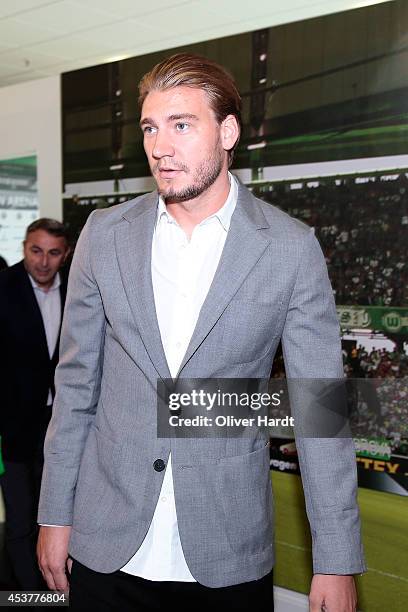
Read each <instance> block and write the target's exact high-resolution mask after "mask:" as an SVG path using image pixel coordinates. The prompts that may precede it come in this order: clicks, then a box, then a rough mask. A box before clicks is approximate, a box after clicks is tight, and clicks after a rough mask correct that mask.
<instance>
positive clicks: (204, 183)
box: [153, 147, 223, 203]
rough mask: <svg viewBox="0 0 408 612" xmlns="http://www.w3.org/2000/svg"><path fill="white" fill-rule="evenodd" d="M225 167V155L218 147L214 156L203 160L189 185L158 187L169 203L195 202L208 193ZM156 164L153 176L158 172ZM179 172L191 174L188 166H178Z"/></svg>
mask: <svg viewBox="0 0 408 612" xmlns="http://www.w3.org/2000/svg"><path fill="white" fill-rule="evenodd" d="M222 167H223V155H222V151H221V149H219V148H218V147H217V148H216V149H214V151H213V153H212V155H210V156H209V157H207V159H205V160H203V161H202V162H201V163H200V165H199V166H198V167H197V168H196V169H195V171H194V174H193V178H192V181H191V183H190V184H189V185H186V186H185V187H182V188H180V189H176V188H174V187H172V186H171V185H169V186H168V187H164V188H163V187H159V185H158V186H157V187H158V192H159V194H160V195H161V196H162V197H163V198H164V199H165V200H166V201H167V202H169V203H177V202H186V201H188V200H194V198H197V197H198V196H200V195H201V194H202V193H204V191H206V190H207V189H208V188H209V187H211V185H212V184H213V183H214V182H215V180H216V179H217V178H218V177H219V175H220V173H221V170H222ZM157 168H158V165H157V164H156V166H155V169H154V172H153V174H155V171H156V170H157ZM175 168H176V169H177V170H182V171H183V172H185V173H186V174H187V175H188V174H190V170H189V168H188V166H186V165H185V164H178V165H177V166H175Z"/></svg>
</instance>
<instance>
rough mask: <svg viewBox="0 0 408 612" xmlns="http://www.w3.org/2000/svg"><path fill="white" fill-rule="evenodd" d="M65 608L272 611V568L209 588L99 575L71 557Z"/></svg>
mask: <svg viewBox="0 0 408 612" xmlns="http://www.w3.org/2000/svg"><path fill="white" fill-rule="evenodd" d="M69 607H70V608H71V610H73V611H74V612H89V610H95V612H152V611H159V610H162V611H166V610H177V612H187V611H188V612H201V611H202V612H218V611H223V610H225V611H226V612H227V610H233V611H234V612H244V611H245V612H248V610H252V609H254V610H255V609H258V608H259V609H263V610H268V612H273V579H272V571H271V572H270V573H269V574H267V575H266V576H264V577H263V578H261V579H260V580H255V581H252V582H245V583H243V584H237V585H233V586H228V587H223V588H217V589H211V588H208V587H205V586H203V585H202V584H199V583H198V582H153V581H151V580H145V579H144V578H139V577H137V576H132V575H130V574H125V573H124V572H121V571H120V570H119V571H117V572H114V573H112V574H102V573H100V572H95V571H94V570H91V569H89V568H88V567H85V566H84V565H82V564H81V563H79V562H78V561H76V560H74V561H73V564H72V570H71V576H70V606H69Z"/></svg>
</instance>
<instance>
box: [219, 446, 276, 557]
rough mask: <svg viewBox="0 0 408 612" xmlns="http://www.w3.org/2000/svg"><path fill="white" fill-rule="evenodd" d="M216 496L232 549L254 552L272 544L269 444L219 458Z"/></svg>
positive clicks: (244, 553)
mask: <svg viewBox="0 0 408 612" xmlns="http://www.w3.org/2000/svg"><path fill="white" fill-rule="evenodd" d="M217 497H218V499H219V502H220V506H221V512H222V515H223V520H224V524H225V531H226V533H227V537H228V539H229V542H230V546H231V549H232V550H233V551H235V552H236V553H238V554H241V555H251V554H252V555H253V554H257V553H260V552H261V551H262V550H264V549H265V548H266V547H267V546H270V545H271V544H272V533H273V529H272V487H271V480H270V471H269V444H266V445H265V446H263V447H262V448H260V449H258V450H256V451H253V452H251V453H248V454H245V455H239V456H236V457H227V458H225V459H221V460H220V462H219V466H218V474H217Z"/></svg>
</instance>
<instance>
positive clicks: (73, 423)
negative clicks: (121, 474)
mask: <svg viewBox="0 0 408 612" xmlns="http://www.w3.org/2000/svg"><path fill="white" fill-rule="evenodd" d="M94 219H95V215H94V213H92V214H91V215H90V216H89V218H88V221H87V223H86V224H85V226H84V228H83V230H82V232H81V235H80V237H79V240H78V243H77V246H76V249H75V253H74V257H73V260H72V265H71V270H70V274H69V280H68V289H67V299H66V303H65V309H64V316H63V323H62V328H61V340H60V360H59V364H58V366H57V369H56V373H55V384H56V396H55V399H54V405H53V414H52V418H51V421H50V425H49V427H48V431H47V436H46V439H45V445H44V471H43V478H42V485H41V495H40V502H39V510H38V522H39V523H42V524H52V525H71V524H72V515H73V503H74V495H75V487H76V482H77V478H78V471H79V466H80V462H81V457H82V453H83V450H84V446H85V442H86V440H87V437H88V432H89V428H90V425H91V423H92V422H93V420H94V417H95V413H96V408H97V404H98V399H99V393H100V381H101V374H102V364H103V349H104V336H105V326H106V321H105V315H104V309H103V304H102V300H101V296H100V293H99V289H98V285H97V283H96V281H95V279H94V276H93V273H92V263H91V260H92V240H93V236H92V233H93V229H92V228H93V223H94Z"/></svg>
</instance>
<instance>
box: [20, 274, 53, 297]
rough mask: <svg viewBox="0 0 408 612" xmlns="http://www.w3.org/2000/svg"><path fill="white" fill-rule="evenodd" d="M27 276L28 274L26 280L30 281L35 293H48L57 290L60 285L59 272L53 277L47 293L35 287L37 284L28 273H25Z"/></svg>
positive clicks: (37, 286)
mask: <svg viewBox="0 0 408 612" xmlns="http://www.w3.org/2000/svg"><path fill="white" fill-rule="evenodd" d="M27 274H28V278H29V279H30V282H31V285H32V287H33V289H34V290H37V291H42V292H43V293H49V292H50V291H54V290H55V289H59V287H60V285H61V276H60V273H59V272H57V273H56V275H55V276H54V281H53V283H52V285H51V287H50V288H49V289H48V291H44V289H42V288H41V287H40V286H39V285H37V283H36V282H35V280H34V279H33V277H32V276H31V274H29V272H27Z"/></svg>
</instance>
